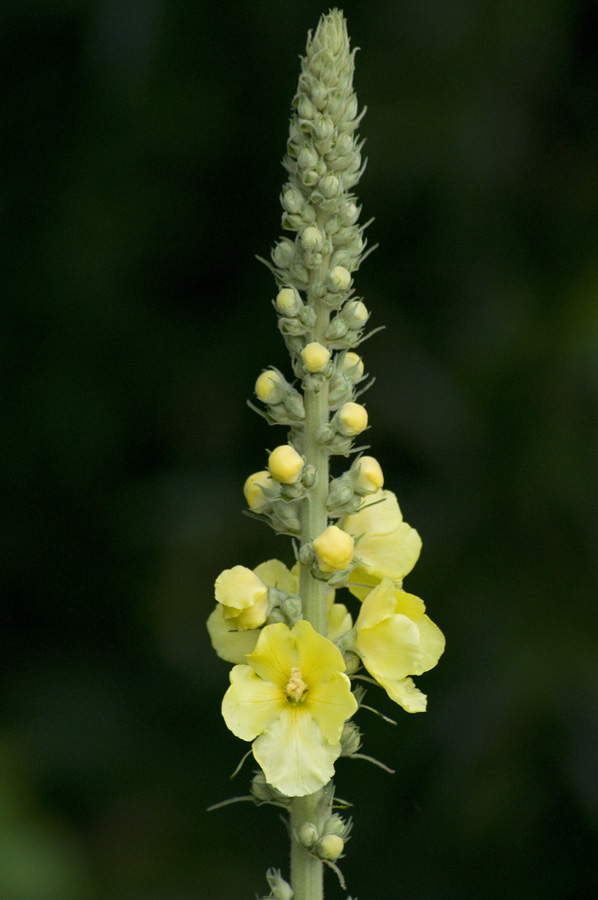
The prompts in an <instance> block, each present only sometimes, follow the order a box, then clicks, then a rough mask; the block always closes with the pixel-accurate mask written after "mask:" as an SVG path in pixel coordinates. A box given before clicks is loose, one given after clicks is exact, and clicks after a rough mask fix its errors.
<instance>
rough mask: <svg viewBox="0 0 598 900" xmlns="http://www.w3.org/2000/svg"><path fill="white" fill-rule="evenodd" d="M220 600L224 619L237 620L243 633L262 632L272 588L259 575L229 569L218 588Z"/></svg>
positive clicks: (215, 586)
mask: <svg viewBox="0 0 598 900" xmlns="http://www.w3.org/2000/svg"><path fill="white" fill-rule="evenodd" d="M214 590H215V594H216V600H217V601H218V603H222V606H223V609H224V618H225V619H229V620H230V619H233V620H234V623H235V626H236V628H237V629H238V630H239V631H247V629H248V628H258V627H259V626H260V625H263V624H264V622H265V621H266V616H267V615H268V588H267V587H266V585H265V584H264V582H263V581H262V579H261V578H260V577H259V575H256V574H255V572H252V571H251V569H248V568H246V567H245V566H234V567H233V568H232V569H225V570H224V572H221V573H220V575H219V576H218V578H217V579H216V584H215V585H214Z"/></svg>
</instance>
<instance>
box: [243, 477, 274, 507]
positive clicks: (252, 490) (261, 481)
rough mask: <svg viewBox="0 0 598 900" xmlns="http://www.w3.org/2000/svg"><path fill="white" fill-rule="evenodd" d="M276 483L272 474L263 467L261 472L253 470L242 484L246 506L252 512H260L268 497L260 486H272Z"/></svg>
mask: <svg viewBox="0 0 598 900" xmlns="http://www.w3.org/2000/svg"><path fill="white" fill-rule="evenodd" d="M275 486H276V483H275V482H274V481H273V479H272V476H271V475H270V473H269V472H268V471H266V470H265V469H264V470H263V471H262V472H254V473H253V475H250V476H249V478H248V479H247V481H246V482H245V484H244V485H243V493H244V494H245V499H246V500H247V506H248V507H249V509H252V510H253V512H260V510H261V509H263V507H264V506H267V505H268V498H267V497H266V495H265V494H264V491H263V490H262V488H273V487H275Z"/></svg>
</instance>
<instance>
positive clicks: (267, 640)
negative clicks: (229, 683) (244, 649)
mask: <svg viewBox="0 0 598 900" xmlns="http://www.w3.org/2000/svg"><path fill="white" fill-rule="evenodd" d="M297 624H300V623H297ZM295 627H296V626H295ZM310 627H311V626H310ZM314 633H315V632H314ZM297 658H298V654H297V649H296V646H295V640H294V639H293V637H292V636H291V632H290V630H289V627H288V625H285V624H284V622H276V624H274V625H266V626H265V627H264V628H262V631H261V634H260V636H259V638H258V642H257V644H256V647H255V650H254V651H253V653H252V654H250V655H249V656H248V657H247V663H248V664H249V665H250V666H251V667H252V669H254V671H255V672H257V674H258V675H259V676H260V678H263V679H264V681H269V682H271V683H272V684H275V685H277V686H278V687H279V688H280V690H282V691H284V689H285V687H286V686H287V684H288V682H289V677H290V674H291V669H292V668H293V666H298V665H299V663H298V662H297Z"/></svg>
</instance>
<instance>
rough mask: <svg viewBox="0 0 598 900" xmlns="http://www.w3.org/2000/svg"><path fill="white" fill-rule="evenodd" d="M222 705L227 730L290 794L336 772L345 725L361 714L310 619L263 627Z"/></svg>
mask: <svg viewBox="0 0 598 900" xmlns="http://www.w3.org/2000/svg"><path fill="white" fill-rule="evenodd" d="M230 680H231V684H230V687H229V689H228V690H227V692H226V694H225V695H224V699H223V701H222V715H223V716H224V721H225V722H226V724H227V726H228V728H230V730H231V731H232V732H233V734H235V735H236V736H237V737H239V738H241V739H242V740H244V741H253V755H254V757H255V758H256V760H257V762H258V763H259V765H260V766H261V767H262V769H263V771H264V775H265V776H266V781H267V782H268V784H271V785H272V786H273V787H275V788H276V789H277V790H279V791H281V792H282V793H283V794H286V796H288V797H302V796H304V795H305V794H312V793H314V791H317V790H319V789H320V788H321V787H323V786H324V785H325V784H327V783H328V782H329V781H330V779H331V778H332V776H333V775H334V762H335V760H336V759H337V758H338V756H339V755H340V752H341V745H340V737H341V734H342V730H343V726H344V723H345V722H346V720H347V719H348V718H350V717H351V716H352V715H353V713H354V712H355V711H356V710H357V702H356V700H355V697H354V696H353V694H352V693H351V684H350V682H349V679H348V678H347V676H346V675H345V663H344V660H343V657H342V654H341V653H340V651H339V650H338V649H337V648H336V647H335V646H334V644H333V643H332V642H331V641H329V640H328V639H327V638H325V637H323V636H322V635H321V634H318V633H317V632H316V631H315V630H314V628H313V627H312V625H311V624H310V623H309V622H306V621H303V620H302V621H300V622H297V623H296V624H295V625H294V626H293V629H292V631H291V630H290V629H289V628H288V626H287V625H284V624H283V623H281V622H279V623H276V624H274V625H266V626H265V628H263V629H262V631H261V633H260V636H259V639H258V642H257V645H256V648H255V650H254V652H253V653H250V654H249V655H248V656H247V665H239V666H235V667H234V668H233V669H232V671H231V673H230Z"/></svg>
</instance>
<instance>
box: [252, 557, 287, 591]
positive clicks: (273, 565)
mask: <svg viewBox="0 0 598 900" xmlns="http://www.w3.org/2000/svg"><path fill="white" fill-rule="evenodd" d="M253 571H254V572H255V574H256V575H257V576H258V577H259V578H261V579H262V581H263V582H264V584H267V585H268V587H273V588H278V589H279V590H281V591H286V592H287V594H296V593H297V590H298V581H297V576H295V575H293V573H292V572H289V570H288V569H287V567H286V566H285V564H284V563H283V562H281V561H280V560H279V559H269V560H268V561H267V562H263V563H260V564H259V566H256V567H255V569H254V570H253Z"/></svg>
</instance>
